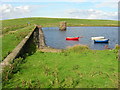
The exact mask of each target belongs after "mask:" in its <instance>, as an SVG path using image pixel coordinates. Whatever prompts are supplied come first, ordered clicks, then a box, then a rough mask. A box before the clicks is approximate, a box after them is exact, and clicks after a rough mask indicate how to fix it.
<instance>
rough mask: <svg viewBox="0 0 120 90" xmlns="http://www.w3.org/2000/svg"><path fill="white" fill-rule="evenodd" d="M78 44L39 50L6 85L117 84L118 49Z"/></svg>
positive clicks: (106, 85) (75, 86) (56, 86)
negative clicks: (47, 51)
mask: <svg viewBox="0 0 120 90" xmlns="http://www.w3.org/2000/svg"><path fill="white" fill-rule="evenodd" d="M84 48H85V49H83V48H81V47H79V46H76V47H74V48H72V49H71V48H70V49H68V50H65V51H63V52H61V53H44V52H40V51H37V52H36V53H35V54H33V55H32V56H28V57H27V58H26V59H25V60H24V61H25V63H24V64H21V65H20V71H18V72H17V73H16V74H14V76H13V78H12V79H10V80H8V81H7V83H5V84H4V85H3V87H4V88H16V87H22V88H117V86H118V60H117V52H116V50H101V51H99V50H89V49H87V48H86V47H84Z"/></svg>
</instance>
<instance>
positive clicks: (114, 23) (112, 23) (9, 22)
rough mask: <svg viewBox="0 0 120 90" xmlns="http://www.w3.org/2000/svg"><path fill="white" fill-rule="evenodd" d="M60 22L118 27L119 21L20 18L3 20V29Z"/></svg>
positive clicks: (74, 24) (54, 24)
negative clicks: (28, 24)
mask: <svg viewBox="0 0 120 90" xmlns="http://www.w3.org/2000/svg"><path fill="white" fill-rule="evenodd" d="M60 21H66V22H67V25H68V26H118V21H113V20H92V19H91V20H90V19H67V18H37V17H36V18H20V19H9V20H3V21H2V26H3V28H7V27H13V26H18V27H20V26H25V25H27V23H30V24H32V25H33V24H37V25H42V26H43V27H56V26H59V22H60Z"/></svg>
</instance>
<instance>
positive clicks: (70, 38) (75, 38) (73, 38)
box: [66, 37, 79, 40]
mask: <svg viewBox="0 0 120 90" xmlns="http://www.w3.org/2000/svg"><path fill="white" fill-rule="evenodd" d="M78 39H79V37H67V38H66V40H78Z"/></svg>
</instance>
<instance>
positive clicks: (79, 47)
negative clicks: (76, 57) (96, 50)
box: [67, 44, 89, 52]
mask: <svg viewBox="0 0 120 90" xmlns="http://www.w3.org/2000/svg"><path fill="white" fill-rule="evenodd" d="M86 50H89V47H88V46H87V45H80V44H78V45H74V46H72V47H70V46H69V47H67V51H68V52H82V51H86Z"/></svg>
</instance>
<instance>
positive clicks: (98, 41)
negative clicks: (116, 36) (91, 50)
mask: <svg viewBox="0 0 120 90" xmlns="http://www.w3.org/2000/svg"><path fill="white" fill-rule="evenodd" d="M108 42H109V39H99V40H94V43H108Z"/></svg>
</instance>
